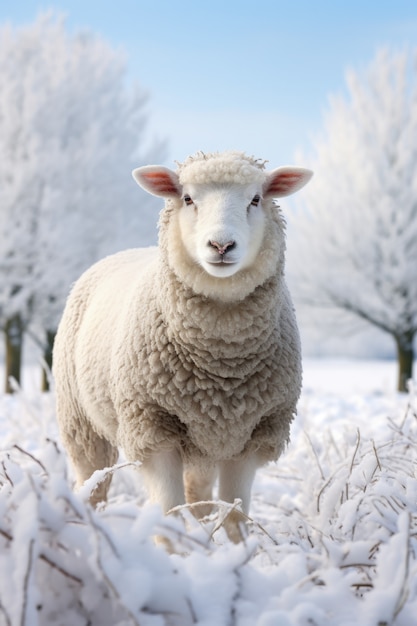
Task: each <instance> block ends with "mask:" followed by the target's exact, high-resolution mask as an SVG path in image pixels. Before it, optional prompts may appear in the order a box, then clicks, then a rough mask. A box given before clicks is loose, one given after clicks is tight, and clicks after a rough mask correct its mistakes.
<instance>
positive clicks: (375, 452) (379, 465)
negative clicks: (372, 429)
mask: <svg viewBox="0 0 417 626" xmlns="http://www.w3.org/2000/svg"><path fill="white" fill-rule="evenodd" d="M372 447H373V450H374V454H375V458H376V464H377V466H378V469H379V471H380V472H382V467H381V463H380V462H379V457H378V452H377V449H376V446H375V441H374V440H373V439H372ZM374 473H375V472H374Z"/></svg>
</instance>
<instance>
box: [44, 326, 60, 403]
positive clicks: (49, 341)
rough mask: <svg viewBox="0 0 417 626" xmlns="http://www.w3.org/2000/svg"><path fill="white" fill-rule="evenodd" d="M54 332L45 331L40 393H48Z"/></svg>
mask: <svg viewBox="0 0 417 626" xmlns="http://www.w3.org/2000/svg"><path fill="white" fill-rule="evenodd" d="M55 335H56V330H47V331H46V345H45V348H44V351H43V365H42V382H41V391H49V389H50V379H51V371H52V352H53V349H54V341H55Z"/></svg>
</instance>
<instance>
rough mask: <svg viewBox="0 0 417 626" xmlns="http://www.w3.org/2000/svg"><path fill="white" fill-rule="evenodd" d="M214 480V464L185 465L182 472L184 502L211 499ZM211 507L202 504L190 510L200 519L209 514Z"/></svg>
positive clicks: (189, 502)
mask: <svg viewBox="0 0 417 626" xmlns="http://www.w3.org/2000/svg"><path fill="white" fill-rule="evenodd" d="M215 480H216V468H215V467H214V466H208V467H207V466H195V465H189V466H187V467H186V468H185V472H184V482H185V499H186V502H187V503H188V504H192V503H194V502H204V501H207V500H211V499H212V492H213V484H214V481H215ZM211 508H212V507H211V505H209V504H206V505H204V504H203V505H199V506H195V507H193V508H192V512H193V514H194V515H195V516H196V517H197V518H198V519H201V518H202V517H204V516H205V515H209V513H210V511H211Z"/></svg>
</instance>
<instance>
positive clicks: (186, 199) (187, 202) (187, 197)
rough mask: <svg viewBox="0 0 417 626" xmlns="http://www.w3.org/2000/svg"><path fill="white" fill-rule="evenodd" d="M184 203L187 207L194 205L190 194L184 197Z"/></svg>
mask: <svg viewBox="0 0 417 626" xmlns="http://www.w3.org/2000/svg"><path fill="white" fill-rule="evenodd" d="M184 202H185V204H186V205H187V206H191V204H194V203H193V201H192V198H191V196H189V195H188V194H185V196H184Z"/></svg>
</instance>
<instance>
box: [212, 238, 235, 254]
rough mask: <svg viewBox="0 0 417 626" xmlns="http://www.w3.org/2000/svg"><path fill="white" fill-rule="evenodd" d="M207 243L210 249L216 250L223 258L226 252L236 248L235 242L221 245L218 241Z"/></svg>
mask: <svg viewBox="0 0 417 626" xmlns="http://www.w3.org/2000/svg"><path fill="white" fill-rule="evenodd" d="M208 243H209V246H211V247H212V248H216V250H217V252H218V253H219V254H220V256H223V255H224V254H226V252H230V250H233V248H236V241H228V242H227V243H224V244H221V243H219V242H218V241H212V240H210V241H209V242H208Z"/></svg>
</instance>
